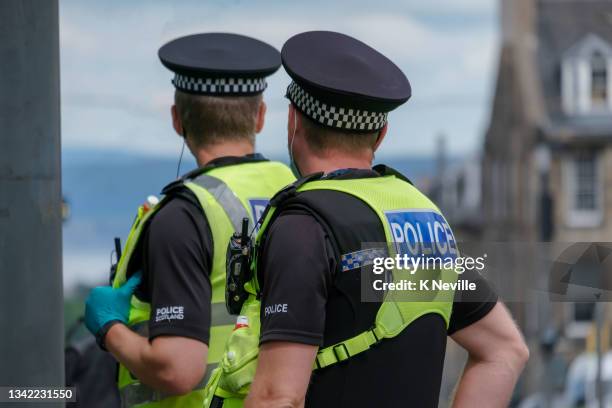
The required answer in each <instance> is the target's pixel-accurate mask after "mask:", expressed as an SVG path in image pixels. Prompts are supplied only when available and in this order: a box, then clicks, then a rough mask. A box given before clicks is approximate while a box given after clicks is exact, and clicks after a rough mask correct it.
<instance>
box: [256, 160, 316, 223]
mask: <svg viewBox="0 0 612 408" xmlns="http://www.w3.org/2000/svg"><path fill="white" fill-rule="evenodd" d="M323 175H324V173H323V172H322V171H320V172H318V173H313V174H310V175H308V176H305V177H302V178H300V179H297V180H296V181H294V182H293V183H291V184H289V185H288V186H286V187H285V188H283V189H282V190H280V191H278V192H277V193H276V194H274V196H272V198H271V199H270V207H278V206H279V204H281V203H282V202H283V201H285V200H287V199H289V198H291V197H294V196H295V194H296V192H297V189H298V188H300V187H301V186H303V185H304V184H306V183H308V182H309V181H313V180H318V179H320V178H321V177H323ZM262 218H263V217H262Z"/></svg>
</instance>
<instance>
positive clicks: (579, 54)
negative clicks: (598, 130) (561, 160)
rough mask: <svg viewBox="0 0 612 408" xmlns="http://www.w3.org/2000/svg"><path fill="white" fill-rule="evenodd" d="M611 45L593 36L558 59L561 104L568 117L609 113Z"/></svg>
mask: <svg viewBox="0 0 612 408" xmlns="http://www.w3.org/2000/svg"><path fill="white" fill-rule="evenodd" d="M611 67H612V44H610V43H608V42H607V41H605V40H603V39H602V38H601V37H599V36H597V35H594V34H587V35H586V36H585V37H584V38H583V39H582V40H580V41H579V42H578V43H576V44H575V45H574V46H572V47H570V48H569V49H568V50H566V51H565V53H564V54H563V56H562V58H561V103H562V106H563V110H564V111H565V113H566V114H568V115H602V114H608V113H609V112H610V111H612V98H611V93H612V78H611V75H610V70H611V69H612V68H611Z"/></svg>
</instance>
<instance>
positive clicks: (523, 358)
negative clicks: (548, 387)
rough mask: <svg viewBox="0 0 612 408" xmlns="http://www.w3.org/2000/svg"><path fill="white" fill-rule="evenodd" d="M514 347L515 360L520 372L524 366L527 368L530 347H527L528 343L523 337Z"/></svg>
mask: <svg viewBox="0 0 612 408" xmlns="http://www.w3.org/2000/svg"><path fill="white" fill-rule="evenodd" d="M513 349H514V352H513V353H514V360H515V362H516V365H517V367H518V369H519V372H520V371H523V368H525V365H527V362H528V361H529V353H530V352H529V347H527V344H525V341H524V340H523V339H522V338H521V339H520V340H519V341H517V342H516V344H515V345H514V347H513Z"/></svg>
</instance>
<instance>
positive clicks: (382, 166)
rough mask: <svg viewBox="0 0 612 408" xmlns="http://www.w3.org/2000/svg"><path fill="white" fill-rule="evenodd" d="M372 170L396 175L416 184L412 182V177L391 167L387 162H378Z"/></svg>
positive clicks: (384, 174) (382, 174)
mask: <svg viewBox="0 0 612 408" xmlns="http://www.w3.org/2000/svg"><path fill="white" fill-rule="evenodd" d="M372 170H374V171H375V172H377V173H378V174H380V175H381V176H395V177H397V178H398V179H400V180H404V181H405V182H407V183H410V184H412V185H414V183H412V181H410V179H409V178H408V177H406V176H404V175H403V174H402V173H400V172H399V171H397V170H395V169H394V168H392V167H389V166H387V165H385V164H377V165H376V166H374V167H372Z"/></svg>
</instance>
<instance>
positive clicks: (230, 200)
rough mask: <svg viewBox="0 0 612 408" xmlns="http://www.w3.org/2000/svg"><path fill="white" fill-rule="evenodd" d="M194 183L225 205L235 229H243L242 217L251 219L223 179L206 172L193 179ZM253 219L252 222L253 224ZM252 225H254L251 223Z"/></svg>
mask: <svg viewBox="0 0 612 408" xmlns="http://www.w3.org/2000/svg"><path fill="white" fill-rule="evenodd" d="M192 182H193V183H195V184H197V185H198V186H200V187H202V188H204V189H205V190H207V191H208V192H209V193H210V194H211V195H212V196H213V197H215V200H217V202H218V203H219V204H220V205H221V207H223V209H224V210H225V213H226V214H227V216H228V217H229V219H230V221H231V222H232V225H233V226H234V231H236V232H240V230H241V229H242V219H243V218H245V217H246V218H248V219H249V220H251V217H250V216H249V213H248V211H247V210H246V208H244V205H242V202H241V201H240V199H239V198H238V196H236V194H235V193H234V192H233V191H232V189H230V188H229V187H228V185H227V184H225V183H224V182H223V181H222V180H219V179H218V178H216V177H212V176H208V175H206V174H202V175H199V176H198V177H196V178H194V179H193V180H192ZM252 223H253V222H252V220H251V224H252ZM251 226H252V225H251Z"/></svg>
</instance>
